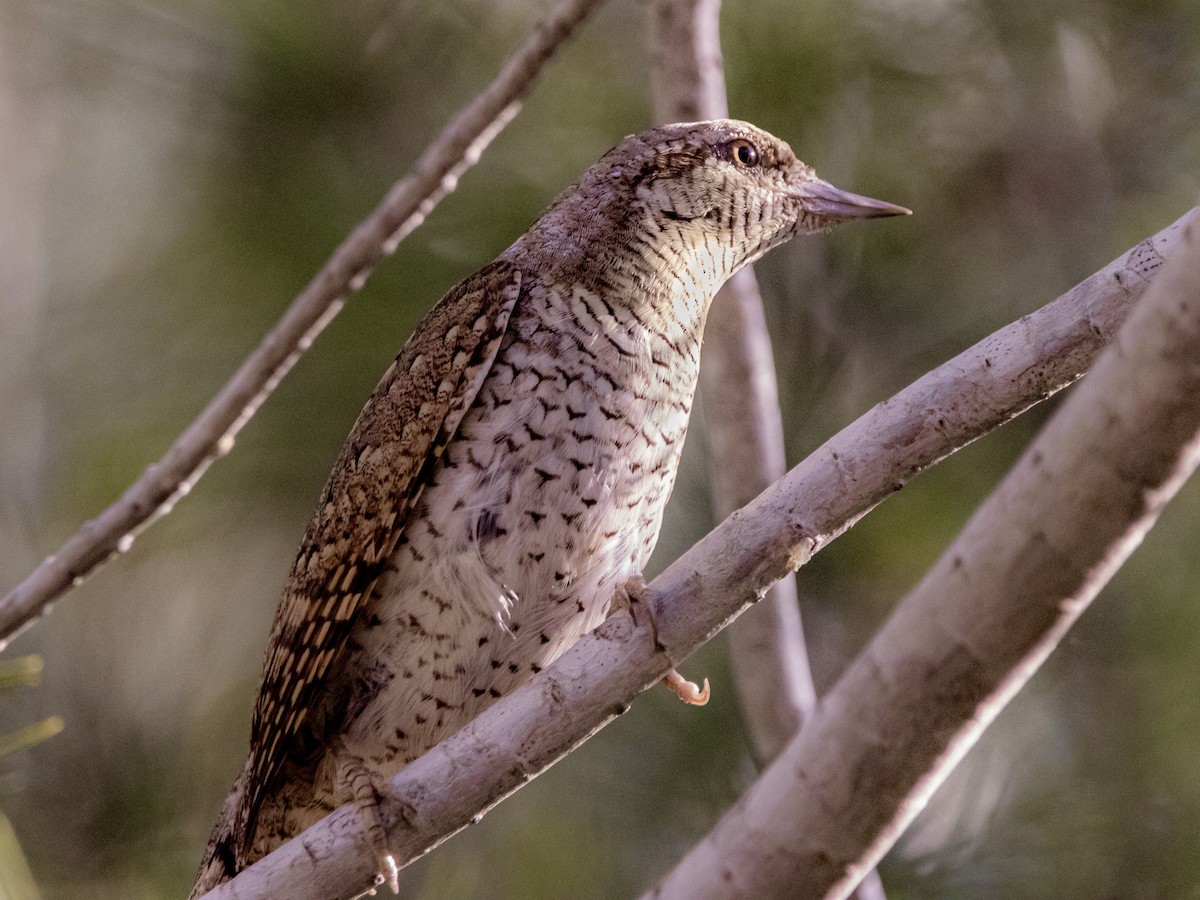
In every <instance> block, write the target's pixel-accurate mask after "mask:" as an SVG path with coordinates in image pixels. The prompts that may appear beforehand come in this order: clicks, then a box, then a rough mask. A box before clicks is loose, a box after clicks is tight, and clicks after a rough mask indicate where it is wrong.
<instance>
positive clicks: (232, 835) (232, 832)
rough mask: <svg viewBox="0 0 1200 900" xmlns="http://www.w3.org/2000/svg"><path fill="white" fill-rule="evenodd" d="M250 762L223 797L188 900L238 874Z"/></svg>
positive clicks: (205, 892) (200, 895) (201, 895)
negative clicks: (222, 802)
mask: <svg viewBox="0 0 1200 900" xmlns="http://www.w3.org/2000/svg"><path fill="white" fill-rule="evenodd" d="M249 770H250V760H247V761H246V767H245V768H244V769H243V770H242V774H241V775H239V776H238V780H237V781H235V782H234V783H233V790H231V791H230V792H229V796H228V797H226V798H225V805H224V806H222V807H221V815H220V817H219V818H218V819H217V824H216V825H215V826H214V827H213V831H212V835H211V836H210V837H209V839H208V849H207V850H205V851H204V859H203V860H202V861H201V863H200V871H199V873H198V874H197V875H196V883H195V885H193V886H192V892H191V893H190V894H188V900H199V898H200V897H203V896H204V895H205V894H207V893H208V892H209V891H211V890H212V889H213V888H215V887H216V886H217V885H219V884H224V883H225V882H226V881H228V880H229V879H231V878H232V877H233V876H234V875H236V874H237V873H238V871H239V870H240V869H241V866H240V864H239V862H238V859H239V856H240V854H239V853H238V844H239V843H241V837H242V835H241V833H240V832H242V831H244V830H245V819H246V815H245V801H246V782H247V780H248V778H249Z"/></svg>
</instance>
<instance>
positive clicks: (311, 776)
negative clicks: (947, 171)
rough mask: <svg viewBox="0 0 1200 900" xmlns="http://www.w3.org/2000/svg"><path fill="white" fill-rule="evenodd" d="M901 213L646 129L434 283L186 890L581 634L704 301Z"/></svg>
mask: <svg viewBox="0 0 1200 900" xmlns="http://www.w3.org/2000/svg"><path fill="white" fill-rule="evenodd" d="M903 212H906V210H903V209H902V208H900V207H895V206H892V205H890V204H885V203H881V202H879V201H873V200H868V199H867V198H863V197H857V196H855V195H853V194H848V193H845V192H842V191H838V190H837V189H836V188H833V187H831V186H830V185H827V184H825V183H824V182H822V181H819V180H818V179H817V178H816V176H815V175H814V174H813V172H812V170H811V169H809V168H807V167H806V166H804V165H803V164H801V163H799V162H798V161H797V160H796V159H795V157H794V155H793V154H792V152H791V150H790V149H789V148H788V147H787V145H786V144H784V143H783V142H782V141H779V140H778V139H776V138H774V137H772V136H770V135H768V134H766V133H765V132H763V131H761V130H759V129H757V128H755V127H753V126H751V125H748V124H746V123H742V122H734V121H729V120H718V121H713V122H701V123H693V124H685V125H673V126H665V127H662V128H658V129H653V130H651V131H648V132H644V133H643V134H640V135H635V136H632V137H630V138H627V139H626V140H625V142H624V143H622V144H621V145H619V146H618V147H616V148H615V149H614V150H612V151H610V152H609V153H608V154H607V155H605V156H604V157H603V158H602V159H601V160H600V161H599V162H598V163H597V164H596V165H595V166H593V167H592V168H591V169H589V170H588V172H586V173H585V174H584V176H583V177H582V178H581V179H580V180H579V181H578V182H577V183H576V184H575V185H573V186H572V187H571V188H569V189H568V190H567V191H566V192H564V193H563V194H562V195H561V196H560V197H559V198H558V200H556V202H555V203H554V205H552V206H551V207H550V209H549V210H547V212H546V213H544V214H543V215H542V217H541V218H540V219H539V220H538V221H537V222H536V223H535V224H534V225H533V227H532V228H530V230H529V231H528V232H527V233H526V234H525V235H523V236H522V237H521V238H520V239H518V240H517V241H516V243H514V244H513V245H512V247H510V248H509V249H508V250H507V251H505V253H503V254H502V255H501V256H500V258H499V259H498V260H497V261H496V262H494V263H492V264H490V265H488V266H486V267H485V268H484V269H482V270H480V272H479V273H477V274H476V275H473V276H471V277H470V278H468V279H467V280H466V281H464V282H463V283H462V284H460V285H459V286H457V287H456V288H454V289H452V290H451V291H450V292H449V293H448V294H447V295H446V297H444V298H443V299H442V301H441V302H440V303H439V304H438V305H437V306H436V307H435V308H434V310H433V311H432V312H431V313H430V314H429V316H428V317H427V318H426V319H425V321H423V322H422V323H421V325H420V326H419V327H418V329H417V331H416V333H415V334H414V335H413V336H412V338H410V340H409V341H408V343H407V344H406V345H405V346H404V348H403V350H401V352H400V355H399V356H398V357H397V359H396V362H395V363H394V364H393V365H392V367H391V368H390V369H389V371H388V373H387V374H386V375H385V376H384V378H383V380H382V382H381V383H380V385H379V387H378V388H377V389H376V391H375V393H374V395H373V396H372V397H371V399H370V400H369V401H368V403H367V405H366V407H365V408H364V410H363V412H362V415H361V416H360V417H359V420H358V422H357V423H356V425H355V427H354V430H353V431H352V432H351V434H350V437H349V438H348V440H347V442H346V445H345V447H344V448H343V449H342V453H341V455H340V457H339V458H338V461H337V463H336V465H335V467H334V470H333V474H332V475H331V477H330V480H329V483H328V484H327V485H326V488H325V491H324V493H323V494H322V497H321V501H320V503H319V505H318V509H317V512H316V514H315V515H314V517H313V520H312V523H311V524H310V525H309V529H308V532H307V534H306V536H305V539H304V542H303V544H302V546H301V550H300V553H299V556H298V558H297V560H296V563H295V566H294V567H293V569H292V573H291V576H290V578H289V580H288V584H287V586H286V588H285V591H284V596H283V600H282V602H281V604H280V607H279V611H278V613H277V615H276V619H275V624H274V626H273V628H272V634H271V639H270V644H269V647H268V651H267V658H266V663H265V668H264V676H263V684H262V688H261V690H260V694H259V699H258V703H257V706H256V709H255V715H254V724H253V728H252V734H251V748H250V755H249V758H248V760H247V763H246V766H245V768H244V770H243V774H242V776H241V777H240V778H239V780H238V782H237V784H236V785H235V787H234V791H233V793H232V794H231V795H230V798H229V800H228V801H227V802H226V805H225V809H224V810H223V812H222V815H221V819H220V820H219V821H218V823H217V828H216V830H215V831H214V833H213V837H212V839H211V841H210V846H209V852H208V855H207V857H206V859H205V863H204V865H203V867H202V870H201V874H200V878H199V880H198V881H197V885H196V888H195V889H194V892H193V896H198V895H199V894H201V893H203V892H204V891H206V890H208V889H209V888H211V887H212V886H214V885H215V884H218V883H220V882H221V881H224V880H226V879H227V878H229V877H230V876H232V875H233V874H234V873H236V871H238V870H239V869H241V868H242V867H244V866H245V865H247V864H249V863H250V862H253V861H254V860H255V859H257V858H259V857H261V856H262V855H264V854H265V853H267V852H269V851H270V850H271V849H273V848H274V847H275V846H278V845H279V844H280V843H282V842H283V841H285V840H287V839H288V838H290V837H291V836H293V835H295V834H297V833H298V832H299V831H301V830H302V829H303V828H305V827H307V826H308V825H310V824H312V823H313V822H314V821H315V820H316V819H318V818H320V817H321V816H323V815H324V814H325V813H326V812H328V811H329V810H330V809H332V808H333V807H334V806H336V805H338V804H339V803H340V802H345V800H347V799H348V795H347V791H346V785H345V784H343V783H342V781H343V780H344V779H343V776H342V775H341V774H339V773H342V772H344V771H345V765H346V762H347V760H349V761H350V762H351V763H352V764H353V766H361V768H362V769H364V770H365V771H366V772H368V773H369V774H370V776H371V777H372V779H373V780H375V781H380V780H381V779H384V778H386V777H388V776H390V775H391V774H393V773H394V772H396V771H398V770H399V769H400V768H401V767H402V766H404V765H405V764H406V763H407V762H409V761H410V760H411V759H413V758H415V757H416V756H417V755H419V754H420V753H422V752H424V751H425V750H426V749H428V748H429V747H430V746H432V745H433V744H434V743H436V742H437V741H438V740H439V739H441V738H442V737H444V736H446V735H447V734H449V733H451V732H453V731H454V730H457V729H458V728H459V727H461V726H462V725H463V724H464V723H465V722H467V721H468V720H469V719H470V718H471V717H473V716H474V715H476V714H477V713H478V712H479V711H481V710H482V709H483V708H485V707H486V706H487V705H489V704H490V703H492V702H494V701H495V699H497V698H498V697H500V696H503V695H504V694H505V693H507V692H508V691H510V690H512V689H513V688H515V687H516V686H518V685H519V684H521V683H522V682H524V681H525V680H527V679H528V678H530V677H532V675H533V674H535V673H536V672H537V671H539V670H540V669H541V668H542V667H543V666H545V665H548V664H549V663H550V662H551V661H553V659H554V658H556V657H557V656H558V655H559V654H561V653H562V652H563V651H564V650H565V649H566V648H567V647H569V646H570V645H571V643H573V642H574V641H575V640H577V639H578V638H579V637H580V636H581V635H582V634H584V633H586V632H587V631H588V630H590V629H591V628H593V627H594V626H595V625H596V624H598V623H599V622H600V621H601V620H602V619H603V617H604V616H605V615H606V614H607V610H608V607H609V604H610V602H611V600H612V597H613V595H614V592H615V590H616V588H617V587H618V586H619V585H620V584H621V583H622V582H623V581H624V580H626V579H627V578H629V577H631V576H635V575H637V574H638V573H639V572H640V571H641V568H642V566H643V565H644V563H645V562H646V560H647V558H648V557H649V555H650V552H651V550H652V549H653V547H654V543H655V541H656V539H657V536H658V531H659V527H660V525H661V522H662V514H663V508H664V506H665V504H666V501H667V498H668V497H669V496H670V493H671V488H672V486H673V483H674V479H675V472H676V468H677V466H678V461H679V453H680V450H681V448H682V444H683V438H684V434H685V432H686V430H687V422H688V415H689V412H690V408H691V402H692V397H693V394H694V391H695V386H696V377H697V373H698V367H699V353H700V341H701V335H702V332H703V326H704V319H705V315H706V313H707V310H708V304H709V302H710V301H711V299H712V296H713V294H714V293H715V292H716V291H717V289H718V288H719V287H720V285H721V284H722V283H723V282H724V281H725V279H727V278H728V277H729V276H730V275H731V274H733V272H734V271H736V270H737V269H738V268H740V267H741V266H743V265H745V264H746V263H747V262H749V261H751V260H752V259H754V258H756V257H758V256H760V255H761V254H763V253H765V252H766V251H767V250H769V249H770V248H771V247H773V246H776V245H778V244H780V243H782V242H784V241H786V240H788V239H789V238H790V237H792V236H793V235H795V234H797V233H801V232H806V231H814V230H817V229H820V228H824V227H828V226H830V225H832V224H836V223H837V222H839V221H843V220H845V219H849V218H856V217H864V216H882V215H895V214H899V213H903ZM368 824H369V823H368Z"/></svg>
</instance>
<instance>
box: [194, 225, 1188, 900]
mask: <svg viewBox="0 0 1200 900" xmlns="http://www.w3.org/2000/svg"><path fill="white" fill-rule="evenodd" d="M1193 215H1194V212H1193V213H1189V214H1188V216H1185V217H1184V218H1182V219H1180V220H1179V221H1178V222H1176V223H1175V224H1173V225H1171V226H1170V227H1168V228H1167V229H1165V230H1164V231H1162V232H1160V233H1159V234H1158V235H1155V236H1154V237H1152V238H1147V239H1146V240H1144V241H1142V242H1141V243H1140V244H1138V245H1137V246H1136V247H1134V248H1133V249H1132V250H1130V251H1129V252H1128V253H1126V254H1125V255H1123V256H1122V257H1120V258H1119V259H1117V260H1115V261H1114V262H1113V263H1111V264H1110V265H1108V266H1107V267H1105V268H1104V269H1102V270H1101V271H1100V272H1098V273H1096V274H1095V275H1093V276H1092V277H1091V278H1089V279H1087V280H1086V281H1084V282H1082V283H1081V284H1079V285H1077V286H1076V287H1075V288H1073V289H1072V290H1071V291H1069V292H1068V293H1066V294H1064V295H1063V296H1062V297H1060V298H1059V299H1057V300H1055V301H1054V302H1053V303H1051V304H1049V305H1048V306H1046V307H1043V308H1042V309H1041V310H1038V311H1037V312H1035V313H1032V314H1030V315H1028V316H1026V317H1024V318H1023V319H1021V320H1020V321H1018V322H1016V323H1014V324H1012V325H1009V326H1008V327H1006V328H1004V329H1002V330H1000V331H998V332H996V333H995V334H994V335H992V336H991V337H989V338H987V339H985V340H983V341H981V342H980V343H979V344H976V345H975V346H974V347H972V348H971V349H969V350H967V351H965V352H964V353H962V354H960V355H959V356H957V357H955V358H954V359H952V360H950V361H949V362H948V363H946V364H944V365H942V366H940V367H938V368H937V369H935V370H934V371H932V372H930V373H928V374H927V375H925V376H924V377H922V378H921V379H919V380H918V381H917V382H915V383H914V384H912V385H910V386H909V387H908V388H906V389H905V390H903V391H901V392H900V393H899V394H897V395H896V396H895V397H893V398H892V399H891V400H888V401H886V402H884V403H881V404H879V405H878V406H876V407H875V408H874V409H872V410H870V411H869V412H867V413H866V414H865V415H863V416H862V417H861V418H859V419H858V420H857V421H856V422H854V423H853V424H851V425H850V426H848V427H847V428H845V429H843V430H842V431H841V432H840V433H838V434H837V435H836V436H834V437H833V438H832V439H830V440H829V441H828V442H826V443H825V444H824V445H823V446H822V447H821V448H820V449H819V450H817V452H816V453H814V454H813V455H812V456H810V457H809V458H808V459H806V460H805V461H804V462H802V463H801V464H800V465H799V466H797V467H796V468H794V469H793V470H792V471H791V472H789V473H788V474H787V476H786V477H785V478H783V479H782V480H781V481H779V482H777V483H776V484H775V485H773V486H772V487H771V488H770V489H768V490H767V491H766V492H764V493H763V494H762V495H760V496H759V497H758V498H757V499H756V500H755V501H754V502H752V503H751V504H749V505H748V506H747V507H745V508H744V509H742V510H740V511H738V512H737V513H735V514H734V515H732V516H730V517H729V518H728V519H726V520H725V521H724V522H723V523H722V524H721V525H720V526H719V527H718V528H716V529H715V530H714V531H712V532H711V533H710V534H709V535H708V536H706V537H705V538H703V539H702V540H701V541H700V542H699V543H697V544H696V545H695V546H694V547H692V548H691V549H690V550H689V551H688V552H687V553H685V554H684V555H683V556H682V557H680V559H678V560H677V561H676V562H675V563H673V564H672V565H671V566H670V567H669V568H668V569H667V570H666V571H665V572H663V573H662V574H661V575H660V576H659V577H658V578H656V579H655V580H654V581H653V582H652V584H651V585H650V590H651V596H652V598H653V599H652V603H653V607H652V610H653V614H652V615H640V616H639V618H638V621H636V622H635V621H634V619H633V618H632V616H631V615H630V613H629V612H626V611H622V612H620V613H618V614H616V615H614V616H612V617H611V618H610V619H609V620H608V621H606V622H605V623H604V624H603V625H601V626H600V627H599V628H598V629H596V630H595V631H594V632H592V633H591V634H589V635H587V636H585V637H584V638H582V639H581V640H580V641H578V642H577V643H576V644H575V645H574V646H573V647H572V648H571V649H570V650H568V651H567V652H566V653H565V654H564V655H563V656H562V657H561V658H560V659H558V660H557V661H556V662H555V663H554V664H553V665H551V666H549V667H548V668H547V669H546V670H545V671H543V672H541V673H540V674H538V675H536V676H535V677H534V678H533V680H532V681H530V682H529V683H528V684H526V685H524V686H523V687H521V688H519V689H518V690H516V691H514V692H513V693H512V694H510V695H508V696H507V697H505V698H503V699H501V700H499V701H497V702H496V704H495V705H493V706H492V707H490V708H489V709H488V710H486V711H485V712H484V713H483V714H482V715H480V716H479V717H478V718H476V719H475V720H473V721H472V722H471V723H469V724H468V725H467V726H466V727H465V728H463V729H462V730H461V731H459V732H458V733H456V734H455V735H453V736H452V737H450V738H448V739H447V740H445V741H443V742H442V743H440V744H438V745H437V746H435V747H434V748H433V749H431V750H430V751H429V752H428V753H426V754H425V755H424V756H422V757H420V758H419V759H417V760H415V761H414V762H412V763H410V764H409V765H407V766H405V768H404V769H402V770H401V771H400V772H399V773H398V774H397V775H396V776H395V777H394V778H393V779H392V781H391V792H392V796H390V797H388V798H385V799H384V802H383V804H382V813H383V818H384V825H385V827H386V828H387V831H388V838H389V849H391V851H392V853H393V854H394V855H395V857H396V859H397V860H398V861H400V862H401V863H402V864H406V863H408V862H410V861H412V860H413V859H416V858H417V857H419V856H421V855H422V854H424V853H426V852H428V851H429V850H431V849H433V848H434V847H435V846H437V845H438V844H440V843H441V842H442V841H444V840H446V839H447V838H448V837H450V836H451V835H453V834H454V833H455V832H457V831H458V830H459V829H461V828H464V827H465V826H466V825H468V824H469V823H471V822H473V821H478V820H479V818H480V817H481V816H482V815H483V814H484V813H486V812H487V811H488V810H489V809H491V808H492V807H493V806H494V805H495V804H496V803H498V802H500V801H501V800H502V799H504V797H506V796H507V795H508V794H510V793H512V792H513V791H515V790H517V789H518V788H520V787H521V786H522V785H523V784H525V783H526V782H528V781H529V780H530V779H532V778H533V777H534V776H536V775H537V774H539V773H540V772H542V771H544V770H545V769H546V768H547V767H549V766H550V765H552V764H553V763H554V762H556V761H557V760H559V759H561V758H562V757H563V756H565V755H566V754H567V753H569V752H570V751H571V750H572V749H573V748H574V747H576V746H577V745H578V744H580V743H582V742H583V741H585V740H587V738H589V737H590V736H591V735H592V734H594V733H595V732H596V731H598V730H599V729H600V728H602V727H603V726H604V725H605V724H607V723H608V722H610V721H611V720H612V719H613V718H614V717H615V716H617V715H619V714H620V713H621V712H623V711H624V710H625V709H627V708H628V705H629V703H630V701H631V700H632V699H633V697H634V696H636V695H637V694H638V693H639V692H640V691H642V690H645V689H646V688H647V687H649V686H650V685H652V684H654V683H655V682H657V681H658V679H659V678H661V677H662V675H663V674H664V673H665V672H666V671H667V669H668V668H669V667H670V666H672V665H673V664H674V663H676V662H678V661H680V660H681V659H683V658H685V657H686V656H687V655H688V654H689V653H691V652H692V651H694V650H695V649H696V648H697V647H698V646H700V645H701V644H702V643H704V642H705V641H706V640H708V639H709V638H710V637H712V636H713V635H714V634H715V633H716V632H717V631H719V630H720V629H721V628H722V627H723V626H724V625H725V624H726V623H727V622H728V621H730V620H731V619H732V618H733V617H734V616H736V615H737V614H738V613H739V612H741V611H742V610H743V609H745V608H746V606H748V605H749V604H750V603H752V602H753V601H754V600H755V599H757V598H758V597H759V596H761V594H762V593H763V592H764V591H765V590H766V589H767V588H768V587H769V586H770V585H771V584H773V583H774V582H776V581H778V580H779V579H780V578H782V577H784V576H785V575H787V574H788V573H789V572H792V571H794V570H795V569H797V568H799V567H800V566H801V565H803V564H804V563H805V562H807V561H808V560H809V558H811V556H812V554H814V553H815V552H816V551H817V550H819V549H820V548H821V547H823V546H824V545H825V544H827V543H828V542H829V541H831V540H832V539H833V538H835V537H836V536H837V535H838V534H840V533H842V532H843V531H845V530H846V529H847V528H849V527H850V526H851V525H852V524H853V523H854V522H855V521H857V520H858V519H859V518H861V517H862V516H863V515H865V514H866V513H867V512H868V511H869V510H870V509H871V508H872V507H874V506H875V505H876V504H877V503H879V502H880V501H881V500H883V499H885V498H886V497H887V496H888V495H889V494H890V493H892V492H893V491H895V490H896V489H897V488H899V487H901V486H902V485H903V484H904V482H905V481H906V480H907V479H908V478H910V477H912V476H913V475H915V474H917V473H918V472H920V471H921V470H923V469H925V468H927V467H928V466H930V465H932V464H933V463H935V462H937V461H938V460H940V459H942V458H943V457H945V456H947V455H949V454H950V453H953V452H954V451H955V450H957V449H959V448H960V447H962V446H964V445H966V444H967V443H969V442H970V441H972V440H974V439H975V438H977V437H979V436H981V435H983V434H986V433H987V432H988V431H990V430H991V429H993V428H995V427H997V426H998V425H1000V424H1002V423H1004V422H1005V421H1007V420H1009V419H1011V418H1012V417H1013V416H1015V415H1017V414H1019V413H1020V412H1022V411H1023V410H1025V409H1027V408H1028V407H1030V406H1032V405H1033V404H1035V403H1037V402H1038V401H1039V400H1042V399H1045V398H1046V397H1048V396H1050V395H1051V394H1053V393H1054V392H1055V391H1057V390H1058V389H1060V388H1062V387H1064V386H1066V385H1067V384H1070V383H1071V382H1072V381H1074V380H1075V379H1076V378H1077V377H1078V376H1079V373H1080V372H1083V371H1085V370H1086V369H1087V368H1088V366H1089V365H1090V364H1091V362H1092V360H1093V359H1094V358H1095V357H1096V355H1097V354H1098V353H1099V351H1100V349H1101V348H1102V347H1103V346H1104V343H1105V342H1106V341H1107V340H1108V339H1109V338H1110V337H1111V336H1112V334H1113V333H1115V331H1116V328H1117V326H1118V325H1119V324H1120V322H1121V321H1122V320H1123V319H1124V317H1125V315H1126V314H1127V312H1128V311H1129V309H1130V308H1131V307H1132V305H1133V304H1134V302H1135V301H1136V300H1137V299H1138V298H1139V297H1140V296H1141V295H1142V294H1143V293H1144V292H1145V289H1146V285H1147V283H1148V282H1147V276H1148V275H1149V274H1150V273H1152V272H1153V271H1154V270H1155V269H1156V268H1157V267H1158V266H1159V265H1161V263H1162V261H1163V258H1164V256H1165V255H1166V254H1168V253H1170V252H1171V251H1172V248H1173V247H1174V246H1175V245H1176V244H1177V243H1178V242H1179V240H1180V233H1181V230H1182V228H1183V225H1184V223H1185V221H1186V220H1188V219H1189V217H1191V216H1193ZM1198 394H1200V392H1198ZM651 620H652V621H651ZM812 731H813V729H812V727H811V725H810V726H809V727H807V728H805V729H804V730H803V731H802V732H801V739H803V740H807V735H809V734H810V733H812ZM374 871H375V862H374V853H373V850H372V849H371V847H370V846H368V845H367V844H366V843H365V842H364V839H363V831H362V827H361V824H360V822H359V817H358V813H357V810H355V809H354V808H353V807H350V806H346V807H342V808H341V809H339V810H337V811H335V812H334V813H332V814H331V815H330V816H328V817H326V818H325V819H324V820H322V821H321V822H319V823H318V824H316V825H314V826H313V827H312V828H310V829H308V830H307V831H305V832H304V833H303V834H302V835H300V836H299V837H297V838H296V839H294V840H292V841H290V842H288V843H287V844H285V845H283V846H282V847H280V848H279V849H277V850H276V851H274V852H273V853H271V854H270V855H269V856H267V857H265V858H264V859H262V860H260V861H259V862H257V863H255V864H254V865H253V866H251V867H250V868H248V869H246V870H245V871H244V872H242V873H241V874H239V875H238V876H237V877H236V878H235V879H233V880H232V881H229V882H227V883H226V884H224V885H221V886H220V887H218V888H216V889H215V890H213V891H211V892H210V893H209V894H208V895H207V896H208V897H209V898H210V900H231V898H243V900H245V898H251V897H267V896H271V897H290V898H295V900H305V898H312V900H318V898H324V897H328V896H335V895H336V896H345V895H347V894H348V893H351V892H353V891H362V890H366V889H368V888H369V887H371V880H372V875H371V873H373V872H374Z"/></svg>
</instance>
